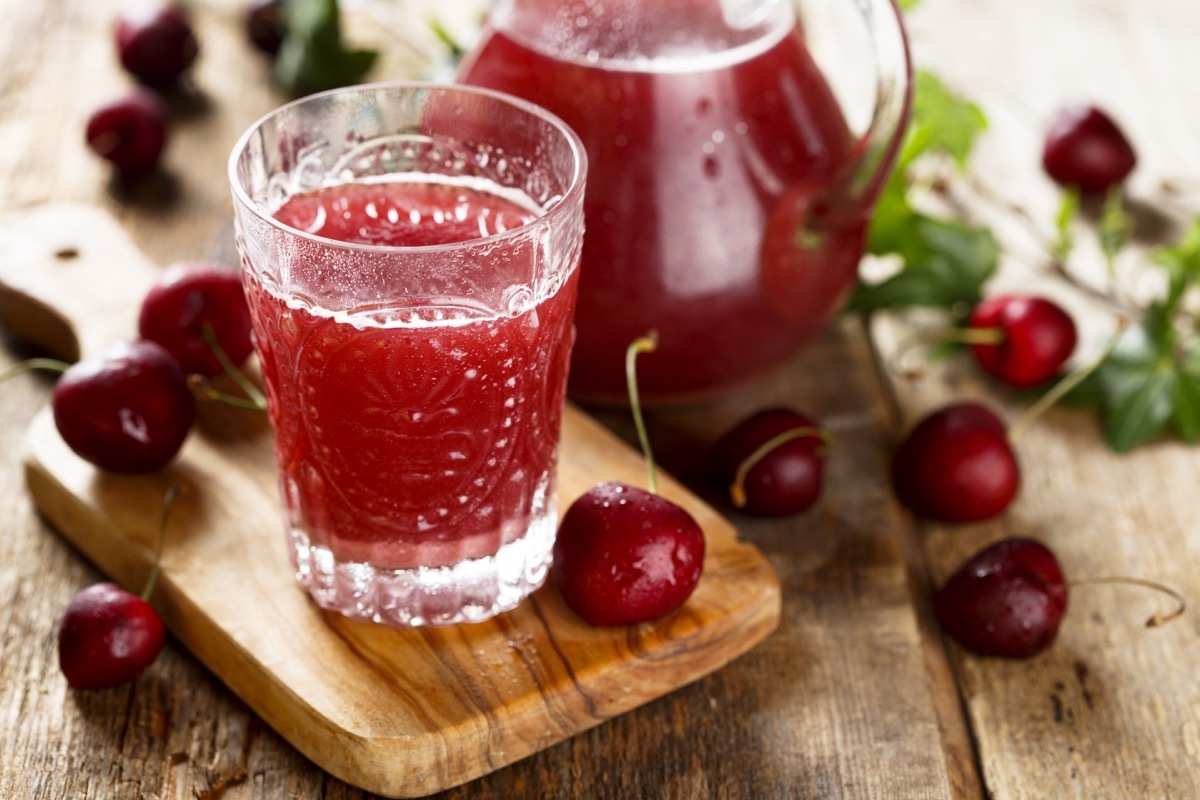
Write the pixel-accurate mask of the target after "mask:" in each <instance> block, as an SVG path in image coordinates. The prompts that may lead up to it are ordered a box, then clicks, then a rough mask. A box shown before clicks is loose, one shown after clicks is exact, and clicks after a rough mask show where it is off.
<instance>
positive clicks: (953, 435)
mask: <svg viewBox="0 0 1200 800" xmlns="http://www.w3.org/2000/svg"><path fill="white" fill-rule="evenodd" d="M1020 484H1021V473H1020V468H1019V467H1018V465H1017V459H1016V456H1015V455H1014V453H1013V450H1012V447H1011V445H1010V444H1009V442H1008V438H1007V434H1006V432H1005V429H1004V424H1003V423H1002V422H1001V421H1000V420H999V419H998V418H997V417H996V415H995V414H993V413H992V412H991V411H990V410H988V409H987V408H986V407H984V406H982V405H980V404H978V403H972V402H964V403H955V404H951V405H948V406H946V407H944V408H942V409H940V410H938V411H936V412H934V413H932V414H930V415H929V416H927V417H925V418H924V419H922V420H921V421H920V422H919V423H917V425H916V426H915V427H914V428H913V429H912V431H911V432H910V433H909V434H908V436H907V437H905V439H904V441H902V442H901V443H900V446H899V447H898V448H896V452H895V453H894V454H893V456H892V486H893V487H894V488H895V490H896V496H897V498H898V499H899V500H900V502H901V503H903V504H904V505H905V506H906V507H907V508H909V509H910V510H911V511H913V512H914V513H916V514H918V515H920V516H923V517H928V518H930V519H936V520H942V521H944V522H978V521H981V520H985V519H990V518H992V517H994V516H996V515H997V514H999V513H1000V512H1002V511H1004V509H1005V508H1007V507H1008V505H1009V503H1011V502H1012V500H1013V498H1014V497H1015V496H1016V494H1017V490H1018V489H1019V488H1020Z"/></svg>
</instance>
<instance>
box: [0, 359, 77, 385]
mask: <svg viewBox="0 0 1200 800" xmlns="http://www.w3.org/2000/svg"><path fill="white" fill-rule="evenodd" d="M70 367H71V365H70V364H68V363H67V362H66V361H59V360H58V359H57V358H30V359H26V360H25V361H18V362H17V363H16V364H13V365H12V366H11V367H9V368H8V369H6V370H5V371H4V372H0V383H3V382H4V381H6V380H8V379H9V378H15V377H16V376H18V375H21V374H23V373H26V372H32V371H33V370H35V369H44V370H47V371H49V372H57V373H59V374H60V375H61V374H62V373H64V372H66V371H67V370H68V369H70Z"/></svg>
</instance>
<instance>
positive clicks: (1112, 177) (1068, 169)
mask: <svg viewBox="0 0 1200 800" xmlns="http://www.w3.org/2000/svg"><path fill="white" fill-rule="evenodd" d="M1042 166H1043V168H1044V169H1045V170H1046V173H1047V174H1048V175H1049V176H1050V177H1051V178H1053V179H1054V180H1055V181H1056V182H1057V183H1059V184H1060V185H1062V186H1074V187H1076V188H1078V189H1079V191H1080V192H1084V193H1092V192H1103V191H1106V190H1108V189H1110V188H1112V187H1114V186H1116V185H1118V184H1120V183H1121V182H1122V181H1124V180H1125V178H1127V177H1128V176H1129V173H1131V172H1133V169H1134V167H1135V166H1137V155H1136V153H1135V152H1134V150H1133V145H1131V144H1130V143H1129V140H1128V139H1127V138H1126V137H1125V134H1124V132H1123V131H1122V130H1121V129H1120V128H1119V127H1118V126H1117V124H1116V123H1115V122H1114V121H1113V119H1112V117H1110V116H1109V115H1108V114H1107V113H1105V112H1104V111H1102V110H1101V109H1099V108H1097V107H1096V106H1094V105H1085V104H1079V105H1071V106H1067V107H1065V108H1062V109H1060V110H1059V111H1058V113H1057V114H1056V115H1055V117H1054V120H1053V121H1052V122H1051V124H1050V127H1049V129H1048V130H1047V132H1046V140H1045V143H1044V145H1043V149H1042Z"/></svg>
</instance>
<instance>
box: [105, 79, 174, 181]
mask: <svg viewBox="0 0 1200 800" xmlns="http://www.w3.org/2000/svg"><path fill="white" fill-rule="evenodd" d="M167 130H168V128H167V111H166V109H165V108H164V107H163V104H162V102H161V101H160V100H159V99H158V98H157V97H156V96H155V95H153V94H152V93H150V92H148V91H146V90H144V89H139V90H135V91H133V92H131V93H129V94H127V95H125V96H123V97H120V98H117V99H116V100H112V101H110V102H108V103H105V104H104V105H102V106H100V107H99V108H97V109H96V110H95V111H93V112H92V114H91V115H90V116H89V117H88V122H87V129H86V133H85V135H86V139H87V144H88V147H90V148H91V149H92V152H94V153H95V154H96V155H98V156H100V157H101V158H103V159H104V160H106V161H108V162H109V163H111V164H112V165H113V167H114V168H115V169H116V171H117V173H118V174H119V175H120V176H121V177H122V178H123V179H126V180H136V179H137V178H141V177H144V176H146V175H148V174H150V173H151V172H153V171H154V170H155V169H157V168H158V164H159V161H160V160H161V158H162V154H163V150H164V149H165V148H166V145H167Z"/></svg>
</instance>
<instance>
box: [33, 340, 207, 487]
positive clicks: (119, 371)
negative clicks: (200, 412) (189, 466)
mask: <svg viewBox="0 0 1200 800" xmlns="http://www.w3.org/2000/svg"><path fill="white" fill-rule="evenodd" d="M51 405H52V407H53V409H54V422H55V425H56V426H57V427H58V432H59V434H60V435H61V436H62V438H63V441H65V442H66V443H67V445H68V446H69V447H70V448H71V449H72V450H74V451H75V453H77V454H78V455H79V456H80V457H82V458H83V459H85V460H87V461H89V462H91V463H92V464H95V465H96V466H98V467H100V468H101V469H104V470H107V471H109V472H120V473H144V472H154V471H157V470H159V469H162V468H163V467H165V466H166V465H167V463H168V462H170V460H171V459H172V458H174V457H175V454H176V453H178V452H179V448H180V447H182V446H183V442H184V439H186V438H187V435H188V431H190V430H191V427H192V424H193V422H195V419H196V401H195V399H194V398H193V396H192V393H191V391H190V390H189V389H188V384H187V378H186V377H185V376H184V374H183V371H182V370H181V369H180V368H179V365H178V363H176V361H175V359H174V358H172V357H171V355H170V354H169V353H168V352H167V351H166V350H164V349H163V348H162V347H160V346H159V345H157V344H155V343H153V342H147V341H139V342H116V343H114V344H112V345H110V346H109V347H108V348H107V349H105V350H104V351H103V352H101V353H100V354H98V355H96V356H92V357H91V358H87V359H84V360H83V361H80V362H78V363H76V364H74V365H72V366H71V367H70V368H69V369H68V370H67V371H66V372H64V373H63V375H62V377H61V378H59V380H58V383H57V384H55V387H54V392H53V395H52V396H51Z"/></svg>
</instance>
